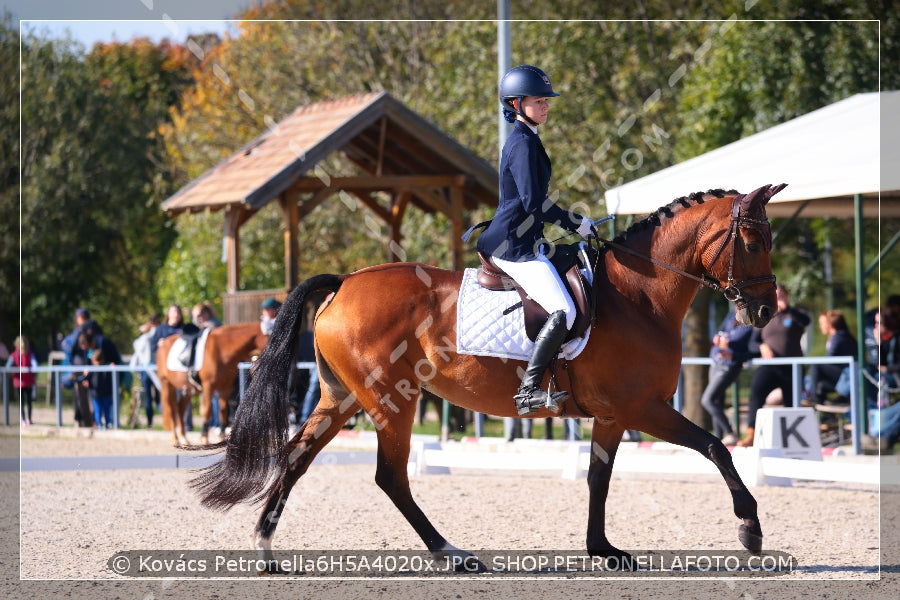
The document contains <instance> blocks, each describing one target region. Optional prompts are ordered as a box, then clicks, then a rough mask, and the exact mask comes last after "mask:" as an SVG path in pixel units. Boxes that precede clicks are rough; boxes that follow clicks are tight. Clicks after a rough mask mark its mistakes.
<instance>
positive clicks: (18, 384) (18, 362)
mask: <svg viewBox="0 0 900 600" xmlns="http://www.w3.org/2000/svg"><path fill="white" fill-rule="evenodd" d="M13 346H14V349H13V353H12V354H11V355H10V356H9V358H8V359H7V361H6V366H7V367H17V368H18V369H19V370H18V371H17V372H16V373H13V374H12V382H13V387H14V388H15V389H16V390H18V392H19V408H20V412H21V414H22V425H24V426H28V425H31V408H32V406H31V405H32V401H33V400H34V386H35V384H36V383H37V378H36V377H35V374H34V373H33V372H32V371H30V369H32V368H35V367H37V366H38V361H37V358H36V357H35V356H34V352H32V351H31V346H30V344H29V343H28V340H27V339H26V338H25V336H22V335H20V336H19V337H17V338H16V341H15V342H14V344H13Z"/></svg>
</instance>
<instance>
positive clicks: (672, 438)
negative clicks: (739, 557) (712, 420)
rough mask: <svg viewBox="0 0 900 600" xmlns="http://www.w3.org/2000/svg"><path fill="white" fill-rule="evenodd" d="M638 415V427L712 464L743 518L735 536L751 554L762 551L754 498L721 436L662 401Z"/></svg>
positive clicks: (740, 516)
mask: <svg viewBox="0 0 900 600" xmlns="http://www.w3.org/2000/svg"><path fill="white" fill-rule="evenodd" d="M642 418H643V419H645V420H644V421H643V422H642V423H641V424H640V428H641V431H643V432H645V433H648V434H650V435H652V436H654V437H657V438H659V439H661V440H663V441H666V442H670V443H672V444H678V445H679V446H685V447H687V448H691V449H693V450H696V451H697V452H699V453H700V454H702V455H703V456H705V457H706V458H708V459H709V460H710V461H712V463H713V464H714V465H716V468H718V469H719V472H720V473H721V474H722V478H723V479H725V484H726V485H727V486H728V489H729V490H730V491H731V498H732V502H733V504H734V514H735V515H737V517H738V518H739V519H742V520H743V523H742V524H741V526H740V528H739V530H738V539H739V540H740V542H741V544H743V545H744V547H745V548H746V549H747V550H749V551H750V552H752V553H754V554H759V553H760V552H762V538H763V534H762V527H760V524H759V516H758V515H757V506H756V499H755V498H754V497H753V494H751V493H750V490H748V489H747V486H745V485H744V482H743V481H741V477H740V475H738V472H737V469H735V468H734V462H733V461H732V459H731V453H730V452H729V451H728V449H727V448H726V447H725V446H724V445H723V444H722V442H721V440H719V438H717V437H716V436H714V435H713V434H711V433H709V432H708V431H705V430H704V429H703V428H701V427H698V426H697V425H695V424H694V423H692V422H691V421H689V420H688V419H687V418H685V417H684V415H682V414H681V413H679V412H678V411H676V410H675V409H674V408H672V407H671V406H670V405H669V404H663V405H662V406H660V407H659V408H657V409H656V410H652V411H650V410H648V411H645V412H644V414H643V417H642Z"/></svg>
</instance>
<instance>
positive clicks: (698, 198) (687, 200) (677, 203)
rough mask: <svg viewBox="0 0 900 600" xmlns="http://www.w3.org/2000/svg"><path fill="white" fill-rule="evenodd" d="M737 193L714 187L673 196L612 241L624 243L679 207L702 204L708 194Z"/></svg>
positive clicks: (653, 225)
mask: <svg viewBox="0 0 900 600" xmlns="http://www.w3.org/2000/svg"><path fill="white" fill-rule="evenodd" d="M737 194H738V192H737V191H735V190H722V189H715V190H708V191H706V192H694V193H693V194H690V195H688V196H681V197H680V198H675V199H674V200H672V201H671V202H669V203H668V204H666V205H665V206H661V207H659V208H657V209H656V210H655V211H653V212H652V213H650V214H649V215H648V216H647V217H646V218H644V219H642V220H641V221H638V222H637V223H633V224H632V225H631V227H629V228H628V229H626V230H625V231H624V232H622V233H620V234H618V235H617V236H616V237H615V238H614V239H613V241H614V242H616V243H619V244H621V243H624V242H625V240H627V239H628V237H629V236H633V235H635V234H636V233H639V232H642V231H646V230H647V229H651V228H654V227H657V226H659V225H660V224H661V223H662V219H663V218H664V217H665V218H672V217H673V216H675V214H676V213H677V212H678V211H679V210H680V209H683V208H690V207H691V206H696V205H697V204H703V203H704V202H705V201H706V199H707V197H708V196H713V197H715V198H724V197H725V196H735V195H737Z"/></svg>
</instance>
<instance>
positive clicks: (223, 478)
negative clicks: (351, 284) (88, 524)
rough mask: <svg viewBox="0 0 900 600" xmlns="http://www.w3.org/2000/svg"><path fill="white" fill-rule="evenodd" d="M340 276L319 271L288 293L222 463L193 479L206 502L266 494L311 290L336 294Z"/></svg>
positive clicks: (280, 463)
mask: <svg viewBox="0 0 900 600" xmlns="http://www.w3.org/2000/svg"><path fill="white" fill-rule="evenodd" d="M341 281H342V280H341V278H340V277H339V276H337V275H317V276H315V277H312V278H310V279H307V280H306V281H304V282H303V283H301V284H300V285H298V286H297V287H296V288H294V290H293V291H292V292H291V293H290V295H289V296H288V298H287V300H285V303H284V305H283V306H282V307H281V310H279V311H278V318H277V319H276V320H275V330H274V331H273V332H272V336H271V338H270V339H269V343H268V345H267V346H266V349H265V351H264V352H263V353H262V355H261V356H260V358H259V361H258V362H257V363H256V365H254V367H253V370H252V378H251V380H250V385H249V386H248V387H247V391H246V393H245V394H244V397H243V398H242V399H241V402H240V404H239V405H238V409H237V412H236V413H235V415H234V424H233V425H232V428H231V435H230V436H229V437H228V440H227V441H225V442H222V443H220V444H217V447H219V448H221V447H223V446H224V447H225V456H224V458H223V459H222V460H220V461H219V462H217V463H215V464H213V465H210V466H209V467H205V468H204V469H202V471H201V473H200V475H198V476H197V477H195V478H194V479H193V480H191V486H192V487H193V488H194V489H195V490H196V491H197V493H198V494H199V495H200V498H201V502H202V504H203V505H204V506H206V507H209V508H217V509H223V510H224V509H228V508H231V507H232V506H234V505H235V504H237V503H238V502H243V501H248V500H249V501H251V502H259V501H261V500H263V499H264V498H265V495H266V492H267V490H266V482H267V481H268V480H269V479H270V477H272V476H273V475H275V476H277V475H279V474H280V472H281V470H283V469H284V467H285V464H286V463H285V461H284V460H283V457H281V456H280V455H281V450H282V449H283V448H284V446H285V444H286V443H287V436H288V399H287V395H288V378H289V376H290V372H291V368H292V366H293V362H294V357H295V350H296V345H297V341H298V338H299V334H300V327H301V326H302V322H303V314H304V312H305V311H304V305H305V303H306V300H307V298H308V297H309V295H310V294H312V293H314V292H321V291H326V290H327V291H332V292H336V291H337V290H338V289H339V288H340V287H341Z"/></svg>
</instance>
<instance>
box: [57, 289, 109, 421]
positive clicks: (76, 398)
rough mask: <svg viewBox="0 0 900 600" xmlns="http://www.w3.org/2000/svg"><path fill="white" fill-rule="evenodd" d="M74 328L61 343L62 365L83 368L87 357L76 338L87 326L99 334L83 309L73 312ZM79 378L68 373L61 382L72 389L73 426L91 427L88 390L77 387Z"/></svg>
mask: <svg viewBox="0 0 900 600" xmlns="http://www.w3.org/2000/svg"><path fill="white" fill-rule="evenodd" d="M74 320H75V328H74V329H72V332H71V333H69V335H67V336H66V337H65V338H63V341H62V350H63V352H64V353H65V359H64V360H63V364H66V365H73V366H84V365H86V364H88V359H87V356H86V355H85V354H84V353H83V352H82V351H81V348H80V347H79V344H78V338H79V336H80V335H81V334H82V332H83V331H84V330H85V329H86V327H87V326H88V325H91V328H92V330H93V331H96V332H101V331H102V330H101V328H100V326H99V325H98V324H97V323H96V321H93V320H91V313H90V312H89V311H88V309H86V308H84V307H79V308H78V309H77V310H76V311H75V318H74ZM79 381H80V376H76V375H74V374H73V373H71V372H70V373H69V374H68V375H67V376H66V378H65V379H64V380H63V385H64V386H65V387H67V388H71V389H72V404H73V409H74V413H75V425H76V426H77V427H93V424H94V417H93V415H92V414H91V400H90V396H89V394H88V390H87V389H86V388H84V387H83V386H81V385H78V382H79Z"/></svg>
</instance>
